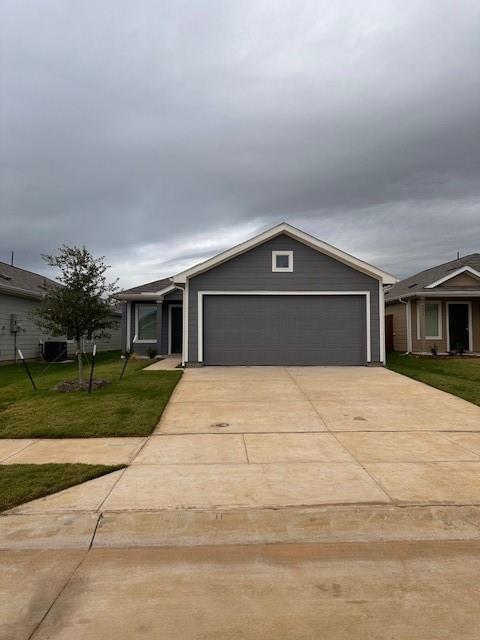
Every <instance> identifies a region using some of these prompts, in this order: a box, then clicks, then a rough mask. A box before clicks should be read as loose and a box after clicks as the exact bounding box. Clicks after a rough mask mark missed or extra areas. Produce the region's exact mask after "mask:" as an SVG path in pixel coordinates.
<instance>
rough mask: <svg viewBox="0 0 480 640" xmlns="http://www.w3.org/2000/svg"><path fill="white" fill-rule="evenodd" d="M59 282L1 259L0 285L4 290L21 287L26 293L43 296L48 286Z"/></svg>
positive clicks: (13, 293)
mask: <svg viewBox="0 0 480 640" xmlns="http://www.w3.org/2000/svg"><path fill="white" fill-rule="evenodd" d="M57 284H58V283H57V282H55V281H54V280H51V279H50V278H46V277H45V276H42V275H40V274H39V273H33V271H27V270H26V269H21V268H20V267H12V266H11V265H9V264H8V263H7V262H1V261H0V286H2V288H3V289H4V290H6V289H9V288H12V289H19V290H21V291H24V292H25V293H31V294H33V295H35V296H41V295H42V294H43V293H45V290H46V288H47V287H49V286H52V285H57ZM12 295H15V292H14V291H12Z"/></svg>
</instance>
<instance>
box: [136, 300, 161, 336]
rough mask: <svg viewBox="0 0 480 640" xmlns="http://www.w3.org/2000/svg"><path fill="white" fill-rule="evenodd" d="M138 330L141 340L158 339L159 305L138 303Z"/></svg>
mask: <svg viewBox="0 0 480 640" xmlns="http://www.w3.org/2000/svg"><path fill="white" fill-rule="evenodd" d="M136 308H137V316H136V320H137V322H136V331H135V333H136V334H137V340H138V341H139V342H156V341H157V305H155V304H137V307H136Z"/></svg>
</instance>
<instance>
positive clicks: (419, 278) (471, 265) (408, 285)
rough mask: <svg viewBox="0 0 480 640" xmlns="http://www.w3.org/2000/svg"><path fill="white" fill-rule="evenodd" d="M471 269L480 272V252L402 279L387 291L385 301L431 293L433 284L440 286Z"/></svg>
mask: <svg viewBox="0 0 480 640" xmlns="http://www.w3.org/2000/svg"><path fill="white" fill-rule="evenodd" d="M465 267H468V269H465ZM470 269H472V270H473V271H475V272H480V253H471V254H469V255H468V256H463V257H462V258H458V259H457V260H450V262H444V263H443V264H439V265H437V266H435V267H431V268H430V269H425V271H420V272H419V273H416V274H414V275H413V276H410V277H408V278H405V279H404V280H401V281H400V282H398V283H397V284H396V285H394V286H393V287H391V288H390V289H389V290H388V291H386V292H385V301H386V302H389V301H392V300H398V299H399V298H409V297H412V296H415V295H419V294H422V295H423V294H427V295H428V294H429V293H430V294H431V293H432V285H433V287H435V286H438V285H439V284H442V283H443V282H446V281H447V280H449V279H450V278H453V277H455V276H457V275H459V274H460V273H463V272H467V273H468V271H469V270H470Z"/></svg>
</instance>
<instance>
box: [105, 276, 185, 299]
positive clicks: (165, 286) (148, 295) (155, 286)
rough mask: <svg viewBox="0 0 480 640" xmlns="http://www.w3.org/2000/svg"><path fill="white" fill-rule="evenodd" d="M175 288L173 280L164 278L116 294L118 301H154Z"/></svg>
mask: <svg viewBox="0 0 480 640" xmlns="http://www.w3.org/2000/svg"><path fill="white" fill-rule="evenodd" d="M175 288H176V287H175V286H174V285H173V283H172V278H162V279H161V280H154V281H153V282H146V283H145V284H140V285H138V286H137V287H131V288H130V289H125V290H124V291H119V292H118V293H117V294H115V298H117V300H142V299H145V300H153V299H155V298H158V297H159V296H162V295H164V294H165V293H168V292H169V291H172V290H173V289H175Z"/></svg>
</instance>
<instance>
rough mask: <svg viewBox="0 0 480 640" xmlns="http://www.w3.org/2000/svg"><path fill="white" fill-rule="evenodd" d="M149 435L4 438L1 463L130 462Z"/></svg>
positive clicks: (0, 445)
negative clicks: (139, 436) (135, 436)
mask: <svg viewBox="0 0 480 640" xmlns="http://www.w3.org/2000/svg"><path fill="white" fill-rule="evenodd" d="M146 440H147V438H58V439H55V438H44V439H43V438H41V439H32V440H24V439H8V438H6V439H3V440H0V464H45V463H48V462H59V463H67V462H83V463H85V464H129V463H130V462H131V461H132V460H133V458H134V457H135V455H136V454H137V452H138V450H139V449H140V447H141V446H142V445H143V444H144V443H145V442H146Z"/></svg>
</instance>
